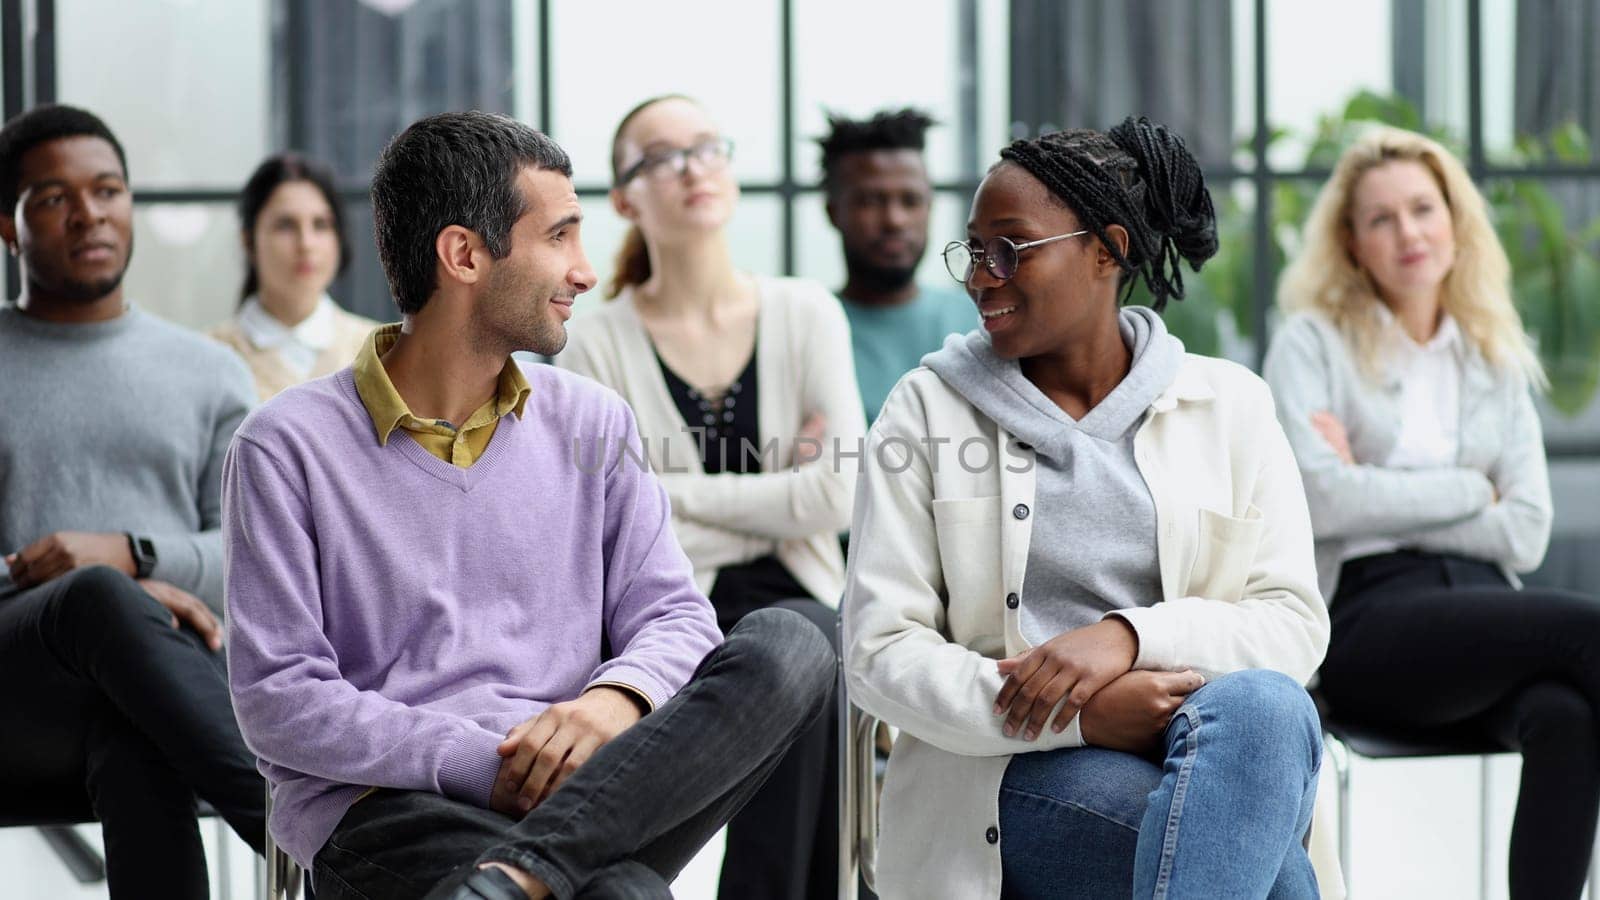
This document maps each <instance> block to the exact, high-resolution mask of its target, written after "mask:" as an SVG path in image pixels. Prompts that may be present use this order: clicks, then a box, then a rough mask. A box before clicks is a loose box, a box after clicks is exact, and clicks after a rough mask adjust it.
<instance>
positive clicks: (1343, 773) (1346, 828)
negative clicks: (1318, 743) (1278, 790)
mask: <svg viewBox="0 0 1600 900" xmlns="http://www.w3.org/2000/svg"><path fill="white" fill-rule="evenodd" d="M1322 739H1323V741H1324V743H1325V744H1326V745H1327V748H1328V759H1329V760H1331V761H1332V762H1333V775H1334V781H1335V783H1336V784H1337V785H1338V795H1339V802H1338V808H1339V874H1340V875H1342V876H1344V889H1345V895H1346V896H1349V895H1350V748H1349V747H1346V746H1345V745H1344V741H1341V740H1339V739H1338V738H1336V737H1334V736H1333V735H1332V734H1330V733H1324V734H1323V736H1322Z"/></svg>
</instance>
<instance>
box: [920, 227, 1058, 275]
mask: <svg viewBox="0 0 1600 900" xmlns="http://www.w3.org/2000/svg"><path fill="white" fill-rule="evenodd" d="M1088 233H1089V230H1088V229H1083V230H1081V231H1073V232H1069V233H1067V234H1058V235H1056V236H1055V237H1047V238H1040V239H1039V240H1037V241H1027V242H1025V243H1021V244H1019V243H1017V242H1016V241H1013V240H1012V239H1010V238H1006V237H993V238H990V239H988V240H987V241H984V242H983V246H981V247H973V246H972V245H970V244H968V243H967V242H965V241H951V242H950V243H948V244H945V245H944V267H945V268H946V269H948V270H949V272H950V277H951V278H954V279H955V280H957V281H959V282H961V283H962V284H966V283H967V282H968V281H970V280H972V273H973V272H974V271H975V270H976V269H977V267H978V264H979V263H982V264H983V267H984V268H986V269H988V270H989V274H990V275H993V276H994V277H996V278H998V279H1000V280H1001V281H1008V280H1010V279H1011V277H1012V276H1013V275H1015V274H1017V266H1018V265H1019V264H1020V263H1021V257H1022V251H1024V250H1030V249H1032V248H1034V247H1039V246H1043V245H1044V244H1049V243H1052V242H1055V241H1064V240H1066V239H1067V238H1071V237H1077V236H1078V235H1080V234H1088Z"/></svg>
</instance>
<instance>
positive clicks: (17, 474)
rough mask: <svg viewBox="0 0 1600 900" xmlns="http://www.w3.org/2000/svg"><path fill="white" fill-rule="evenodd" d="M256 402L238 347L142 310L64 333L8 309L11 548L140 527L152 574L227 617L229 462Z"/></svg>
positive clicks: (4, 379) (5, 419)
mask: <svg viewBox="0 0 1600 900" xmlns="http://www.w3.org/2000/svg"><path fill="white" fill-rule="evenodd" d="M254 398H255V387H254V384H253V382H252V380H251V378H250V372H249V370H248V369H246V368H245V365H244V363H243V362H241V361H240V360H239V357H238V356H237V355H235V354H234V353H233V352H232V351H230V350H228V349H227V348H226V347H223V346H222V345H221V344H219V343H216V342H215V341H212V340H210V339H208V338H205V337H201V336H200V335H198V334H194V333H192V332H189V331H186V330H184V329H182V328H179V327H178V326H176V325H172V324H169V323H167V322H163V321H162V320H160V319H157V318H156V317H154V316H151V315H149V314H146V313H143V312H140V311H139V310H137V309H132V310H129V311H128V312H126V313H124V314H123V315H121V316H118V317H117V318H115V319H111V320H109V321H105V322H95V323H90V324H84V325H64V324H58V323H52V322H44V321H41V320H39V319H34V318H30V317H28V316H26V315H24V314H23V313H22V312H21V311H20V310H18V309H17V308H16V307H15V306H12V305H9V304H0V423H3V424H0V553H12V552H15V551H17V550H20V549H21V548H23V547H25V546H27V545H28V544H30V543H32V542H33V541H36V540H38V539H39V538H41V537H44V536H45V535H47V534H50V533H52V532H55V531H110V532H119V531H131V532H134V533H136V534H141V535H145V536H148V537H150V538H151V539H152V540H153V541H154V542H155V545H156V554H157V557H158V560H159V561H158V563H157V565H156V568H155V571H154V572H153V573H152V576H151V577H153V578H158V579H161V580H163V581H167V582H171V583H172V584H174V585H177V586H178V587H181V588H183V589H184V590H186V591H190V592H191V593H194V594H195V595H197V596H199V597H200V598H201V599H203V600H205V601H206V603H207V604H209V605H210V606H211V607H212V609H214V610H216V611H217V612H218V613H219V614H220V612H221V610H222V537H221V533H220V531H219V530H218V528H219V526H220V524H221V518H222V458H223V454H224V453H226V451H227V449H228V442H229V441H230V440H231V439H232V438H233V432H234V429H235V428H237V427H238V425H239V422H240V421H241V420H243V419H244V416H245V413H246V412H248V411H249V408H250V404H251V403H252V402H253V401H254ZM14 591H15V587H14V586H13V585H12V584H11V582H10V579H9V578H8V577H7V576H6V574H5V571H4V569H3V568H0V597H3V596H5V595H6V594H8V593H12V592H14Z"/></svg>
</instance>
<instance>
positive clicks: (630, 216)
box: [609, 187, 639, 225]
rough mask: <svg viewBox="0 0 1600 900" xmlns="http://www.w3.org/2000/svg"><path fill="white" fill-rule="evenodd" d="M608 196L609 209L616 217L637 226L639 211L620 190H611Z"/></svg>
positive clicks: (618, 188)
mask: <svg viewBox="0 0 1600 900" xmlns="http://www.w3.org/2000/svg"><path fill="white" fill-rule="evenodd" d="M609 196H610V198H611V209H612V210H613V211H615V212H616V214H617V215H619V216H621V217H623V218H624V219H627V220H628V221H629V222H631V223H633V224H635V225H637V224H639V210H638V208H636V207H635V206H634V205H633V204H632V203H630V202H629V201H628V196H627V195H626V194H624V193H623V190H622V188H620V187H614V188H612V189H611V193H610V194H609Z"/></svg>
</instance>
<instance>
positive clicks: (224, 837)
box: [214, 816, 233, 900]
mask: <svg viewBox="0 0 1600 900" xmlns="http://www.w3.org/2000/svg"><path fill="white" fill-rule="evenodd" d="M214 826H215V828H216V832H217V881H218V882H220V883H221V890H219V891H217V896H218V897H220V898H221V900H233V858H232V856H233V855H232V853H230V852H229V848H228V843H229V840H228V838H229V837H231V835H229V834H228V823H227V822H225V821H223V819H222V817H221V816H217V817H216V820H215V822H214Z"/></svg>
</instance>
